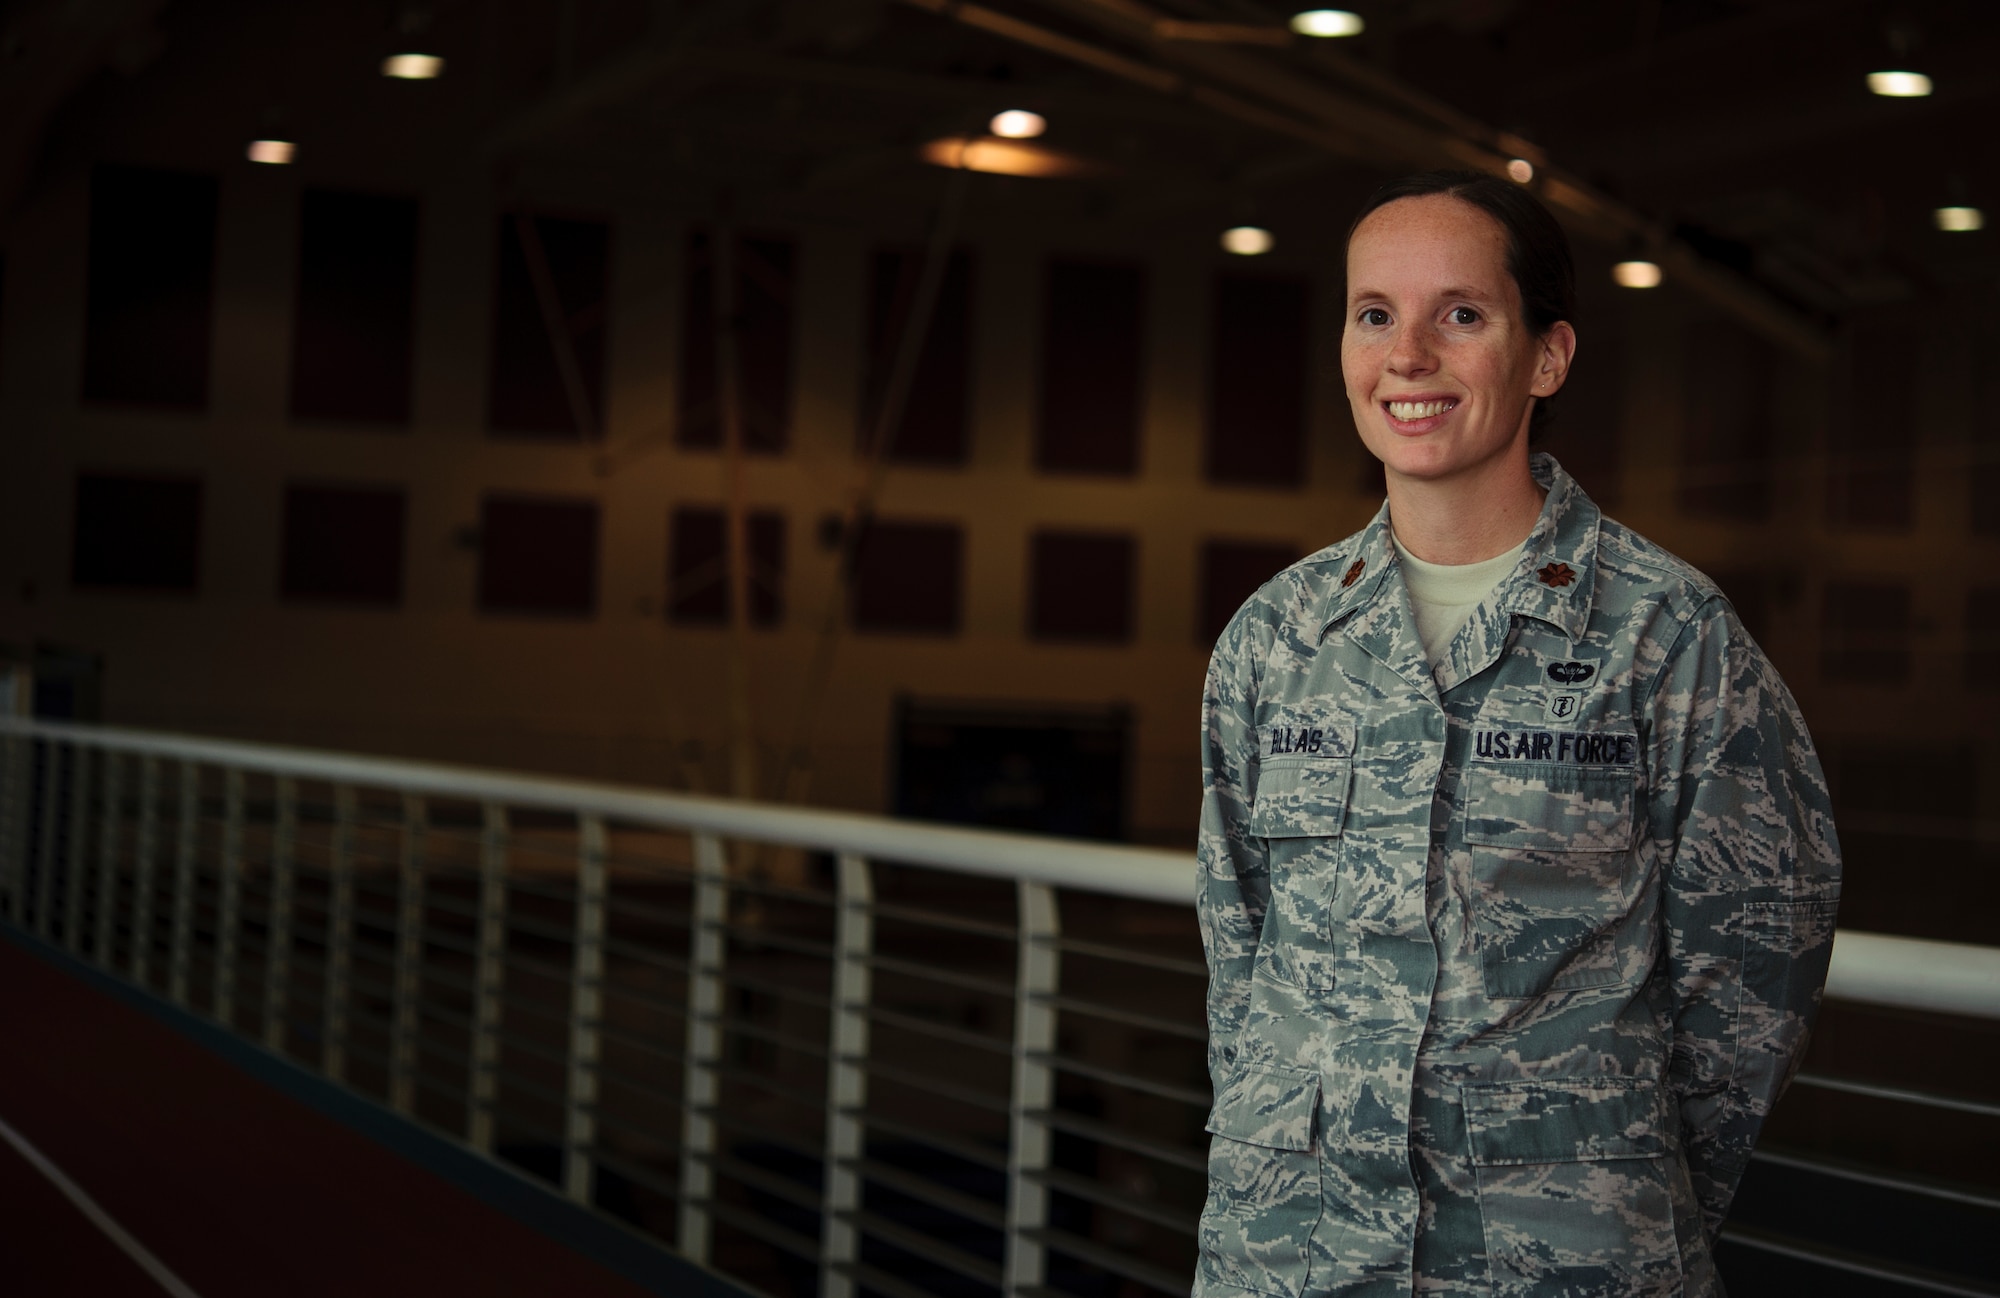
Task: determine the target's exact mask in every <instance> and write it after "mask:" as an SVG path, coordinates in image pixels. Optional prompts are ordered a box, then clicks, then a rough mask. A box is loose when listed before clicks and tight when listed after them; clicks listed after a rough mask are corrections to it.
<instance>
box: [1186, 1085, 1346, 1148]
mask: <svg viewBox="0 0 2000 1298" xmlns="http://www.w3.org/2000/svg"><path fill="white" fill-rule="evenodd" d="M1319 1088H1320V1082H1319V1073H1318V1072H1317V1071H1316V1070H1314V1071H1308V1070H1306V1069H1302V1068H1274V1067H1269V1066H1260V1065H1255V1064H1252V1065H1247V1066H1245V1067H1242V1068H1239V1069H1237V1070H1236V1072H1235V1074H1234V1075H1233V1076H1231V1077H1230V1079H1229V1081H1228V1082H1226V1083H1224V1085H1223V1088H1222V1093H1221V1094H1220V1095H1217V1096H1216V1097H1215V1107H1214V1108H1213V1109H1211V1110H1209V1115H1208V1131H1209V1134H1211V1135H1216V1136H1227V1137H1228V1138H1229V1139H1231V1140H1240V1141H1242V1142H1243V1143H1244V1144H1246V1145H1262V1146H1263V1147H1264V1148H1266V1149H1286V1150H1292V1151H1294V1152H1297V1153H1306V1152H1309V1151H1311V1150H1312V1148H1313V1127H1314V1123H1315V1122H1316V1120H1317V1119H1318V1116H1319Z"/></svg>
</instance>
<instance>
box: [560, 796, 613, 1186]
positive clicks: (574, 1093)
mask: <svg viewBox="0 0 2000 1298" xmlns="http://www.w3.org/2000/svg"><path fill="white" fill-rule="evenodd" d="M578 830H579V831H580V832H579V835H578V837H579V839H580V842H579V843H578V848H579V853H578V859H577V863H576V866H577V868H576V945H575V963H574V966H573V970H572V972H571V974H570V1001H569V1085H568V1087H567V1088H566V1091H567V1095H568V1103H567V1104H565V1105H564V1115H563V1192H564V1193H566V1194H567V1195H569V1197H570V1198H572V1199H574V1200H576V1201H577V1202H578V1203H584V1204H587V1203H589V1202H590V1191H591V1184H592V1181H593V1180H594V1179H595V1178H594V1177H593V1176H592V1169H593V1168H594V1167H595V1166H596V1163H595V1157H594V1151H593V1149H592V1146H593V1145H594V1144H595V1143H596V1141H597V1060H598V1053H599V1050H600V1049H601V1047H602V1041H601V1039H600V1034H599V1032H598V1027H599V1023H600V1020H601V1018H602V1015H603V1010H604V900H605V891H606V888H607V886H608V884H607V881H606V878H605V854H606V852H607V850H608V846H609V845H608V844H607V842H606V836H605V831H604V818H603V817H602V816H585V817H583V818H582V823H581V824H580V825H579V826H578Z"/></svg>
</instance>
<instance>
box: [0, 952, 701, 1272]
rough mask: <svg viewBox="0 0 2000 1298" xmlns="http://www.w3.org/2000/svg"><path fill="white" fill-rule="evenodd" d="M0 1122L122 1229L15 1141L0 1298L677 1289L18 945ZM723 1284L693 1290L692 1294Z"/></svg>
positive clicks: (5, 1193)
mask: <svg viewBox="0 0 2000 1298" xmlns="http://www.w3.org/2000/svg"><path fill="white" fill-rule="evenodd" d="M0 1123H4V1124H5V1125H6V1127H7V1128H11V1130H12V1132H13V1133H18V1137H19V1138H20V1139H23V1140H25V1142H26V1143H27V1144H28V1145H29V1146H31V1147H32V1148H33V1149H35V1150H38V1151H39V1152H40V1154H41V1155H42V1156H43V1157H44V1158H46V1160H47V1161H48V1162H49V1163H51V1164H53V1165H54V1167H55V1168H56V1169H59V1171H60V1173H61V1174H63V1175H65V1176H66V1177H67V1178H68V1179H69V1180H70V1181H71V1182H72V1183H73V1184H74V1186H75V1187H76V1189H78V1190H80V1191H81V1193H82V1194H83V1195H85V1196H87V1197H88V1198H89V1199H90V1200H93V1201H95V1203H96V1205H97V1206H98V1207H99V1208H100V1209H101V1210H102V1215H103V1217H105V1218H108V1219H109V1221H110V1222H111V1223H115V1225H109V1226H108V1229H107V1228H106V1226H103V1225H100V1224H96V1223H93V1221H92V1219H91V1218H90V1217H88V1216H86V1214H85V1211H84V1210H83V1209H81V1208H79V1207H78V1206H77V1205H76V1204H75V1203H73V1202H72V1201H71V1199H70V1198H68V1197H66V1196H65V1195H64V1194H63V1192H62V1191H61V1190H59V1189H58V1188H57V1186H56V1184H54V1183H53V1182H52V1181H51V1179H50V1178H49V1176H47V1175H45V1174H44V1173H43V1172H42V1171H39V1170H37V1168H36V1167H35V1166H34V1164H33V1163H32V1162H30V1161H29V1158H28V1157H27V1156H25V1155H24V1154H23V1152H22V1151H21V1149H19V1148H18V1147H17V1145H16V1143H15V1142H14V1141H11V1140H9V1139H7V1135H8V1133H7V1132H4V1131H0V1293H4V1294H6V1295H8V1296H9V1298H70V1296H72V1295H73V1296H74V1298H126V1296H127V1295H130V1298H162V1295H174V1296H176V1298H187V1295H189V1294H190V1293H191V1294H192V1295H195V1296H196V1298H274V1296H275V1298H317V1296H319V1295H326V1296H327V1298H334V1296H335V1295H338V1296H339V1298H355V1296H357V1295H358V1296H361V1298H404V1296H405V1295H407V1296H409V1298H418V1296H419V1295H422V1296H423V1298H435V1296H437V1295H453V1296H456V1295H479V1296H480V1298H486V1296H488V1295H491V1296H494V1298H500V1296H502V1295H522V1298H527V1296H529V1295H533V1296H535V1298H544V1296H546V1295H562V1296H563V1298H640V1296H641V1295H644V1294H646V1293H649V1292H662V1291H664V1290H662V1289H660V1288H659V1287H657V1286H652V1285H649V1286H645V1287H642V1286H641V1285H639V1284H637V1283H634V1282H633V1281H631V1280H628V1279H626V1278H624V1277H622V1276H620V1275H619V1274H616V1273H614V1272H613V1271H612V1270H610V1269H608V1268H607V1267H605V1266H603V1265H600V1264H599V1263H597V1262H595V1261H592V1260H591V1259H589V1258H587V1257H585V1256H584V1255H583V1254H581V1253H579V1252H576V1251H573V1250H572V1249H570V1248H569V1247H567V1246H565V1245H564V1244H562V1243H558V1242H557V1241H556V1240H555V1239H553V1238H551V1237H550V1236H548V1235H545V1234H543V1233H541V1232H540V1231H538V1230H536V1229H534V1228H533V1227H531V1226H528V1225H525V1224H523V1223H522V1222H521V1221H519V1220H517V1219H516V1218H515V1217H514V1216H512V1215H510V1214H508V1213H505V1212H502V1211H500V1210H499V1209H497V1208H495V1207H492V1206H489V1204H488V1203H486V1202H484V1201H482V1200H481V1199H480V1198H476V1197H474V1196H473V1195H472V1194H469V1193H467V1192H465V1191H464V1190H462V1189H460V1188H459V1187H458V1186H455V1185H453V1184H452V1183H451V1182H449V1181H447V1180H446V1179H445V1178H444V1177H442V1176H440V1175H438V1174H436V1173H435V1172H432V1171H430V1170H427V1169H426V1168H424V1167H422V1166H420V1165H419V1164H417V1163H415V1162H412V1161H411V1160H410V1159H407V1158H405V1157H403V1156H402V1155H400V1154H398V1153H396V1152H394V1151H392V1150H391V1149H389V1148H387V1147H386V1146H384V1145H382V1144H378V1143H377V1142H376V1141H374V1140H372V1139H370V1138H369V1137H368V1136H365V1135H362V1134H360V1133H359V1132H357V1131H356V1130H354V1129H353V1128H351V1127H349V1126H347V1125H345V1124H343V1123H342V1122H338V1121H336V1120H334V1119H333V1118H331V1117H328V1116H326V1115H325V1114H324V1113H321V1112H320V1111H318V1110H317V1109H315V1108H312V1107H309V1106H308V1105H307V1104H305V1103H303V1102H301V1101H300V1100H298V1099H294V1098H293V1097H291V1096H290V1095H287V1094H284V1093H283V1092H281V1091H279V1090H278V1089H276V1088H274V1087H272V1086H269V1085H266V1084H265V1083H264V1082H261V1081H259V1080H257V1079H256V1078H254V1077H252V1076H251V1075H250V1074H249V1073H247V1072H245V1071H244V1070H243V1069H241V1068H239V1067H237V1066H236V1065H235V1064H233V1063H231V1062H228V1061H227V1060H225V1059H223V1058H222V1057H220V1056H219V1055H217V1054H215V1053H212V1052H211V1051H209V1050H208V1049H207V1048H205V1047H204V1046H202V1045H200V1044H198V1043H197V1042H196V1041H194V1040H192V1039H191V1038H190V1037H189V1036H187V1035H184V1034H183V1033H182V1032H180V1031H178V1030H176V1029H175V1028H173V1027H170V1026H168V1025H167V1024H166V1023H164V1022H161V1021H160V1020H158V1019H156V1018H154V1017H153V1016H152V1015H150V1014H148V1013H145V1012H143V1011H141V1010H139V1009H138V1008H135V1007H134V1006H133V1005H130V1004H128V1003H126V1001H125V1000H124V999H122V998H120V997H117V996H114V995H112V994H110V993H109V992H107V991H105V990H101V989H99V988H98V987H96V986H93V985H91V984H90V983H88V982H86V981H85V980H84V979H83V978H81V977H78V976H75V975H72V974H70V973H67V972H64V971H63V970H62V969H60V968H58V967H57V966H56V965H55V964H54V963H52V962H50V961H48V960H46V959H44V958H42V957H41V956H39V955H36V954H33V953H31V952H30V951H29V950H27V949H25V948H24V946H23V945H21V944H19V943H17V942H16V941H14V940H9V939H8V938H7V937H5V936H0ZM119 1228H122V1230H123V1231H124V1232H125V1233H126V1234H127V1235H128V1236H129V1237H130V1238H131V1240H133V1241H136V1244H137V1245H138V1247H137V1249H136V1250H134V1251H135V1252H137V1253H138V1254H139V1255H140V1256H144V1255H145V1254H146V1253H148V1252H150V1253H151V1254H152V1255H153V1256H154V1257H156V1258H157V1259H158V1262H159V1263H160V1264H162V1266H163V1267H164V1270H165V1272H166V1273H167V1274H163V1275H157V1276H156V1275H154V1274H150V1273H149V1272H148V1271H146V1270H145V1269H142V1266H141V1264H140V1263H139V1262H137V1261H134V1260H133V1257H132V1256H130V1255H128V1252H127V1250H125V1249H122V1248H121V1247H120V1246H119V1245H118V1244H117V1243H116V1242H114V1239H113V1234H114V1233H115V1232H116V1231H117V1230H118V1229H119ZM176 1277H177V1278H178V1280H179V1281H180V1282H182V1284H184V1286H185V1288H176V1287H175V1286H174V1283H173V1280H174V1278H176ZM707 1278H708V1277H703V1279H707ZM675 1287H676V1288H679V1286H675ZM709 1287H710V1286H709V1285H708V1284H704V1283H702V1282H701V1281H699V1280H697V1281H696V1282H695V1283H694V1284H693V1285H691V1286H688V1289H689V1291H693V1290H701V1289H708V1288H709Z"/></svg>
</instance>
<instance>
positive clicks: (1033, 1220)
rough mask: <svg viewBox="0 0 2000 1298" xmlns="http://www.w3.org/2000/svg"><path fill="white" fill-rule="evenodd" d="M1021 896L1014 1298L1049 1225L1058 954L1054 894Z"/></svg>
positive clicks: (1033, 1282)
mask: <svg viewBox="0 0 2000 1298" xmlns="http://www.w3.org/2000/svg"><path fill="white" fill-rule="evenodd" d="M1016 887H1017V889H1018V891H1019V895H1020V913H1021V918H1020V939H1019V940H1020V964H1019V973H1018V976H1017V978H1016V980H1015V991H1014V1084H1013V1088H1012V1091H1011V1101H1010V1106H1009V1110H1010V1111H1009V1115H1008V1118H1009V1121H1008V1127H1009V1132H1008V1137H1009V1138H1008V1141H1007V1254H1006V1260H1005V1273H1004V1277H1003V1281H1002V1285H1001V1293H1002V1294H1003V1295H1005V1298H1017V1296H1018V1295H1022V1294H1026V1293H1028V1292H1029V1291H1031V1290H1034V1289H1038V1288H1040V1287H1041V1284H1042V1278H1043V1272H1044V1270H1045V1269H1046V1265H1047V1259H1046V1256H1045V1254H1044V1251H1043V1248H1042V1243H1041V1232H1042V1230H1043V1229H1044V1228H1045V1227H1046V1226H1047V1225H1048V1216H1049V1195H1048V1188H1047V1186H1046V1185H1045V1184H1044V1183H1043V1181H1042V1180H1041V1179H1040V1176H1039V1174H1040V1173H1041V1172H1044V1171H1046V1170H1047V1168H1048V1165H1049V1128H1048V1123H1047V1122H1046V1121H1045V1120H1044V1119H1043V1117H1042V1116H1041V1115H1042V1114H1043V1113H1044V1112H1045V1111H1047V1109H1048V1108H1049V1106H1050V1105H1051V1103H1052V1102H1053V1101H1054V1098H1055V1075H1054V1070H1053V1069H1052V1068H1050V1067H1049V1065H1048V1062H1047V1057H1048V1055H1049V1053H1050V1052H1051V1051H1053V1050H1054V1049H1055V1044H1056V1010H1055V1006H1054V1005H1053V1004H1051V1003H1050V998H1051V997H1053V996H1054V995H1055V994H1056V988H1057V981H1058V978H1059V976H1060V969H1061V960H1062V953H1061V952H1060V951H1058V950H1057V949H1056V945H1055V940H1056V938H1057V936H1058V935H1059V933H1060V931H1061V930H1060V921H1059V918H1058V915H1057V911H1056V893H1055V889H1054V888H1051V887H1050V886H1049V885H1047V884H1045V883H1030V882H1028V881H1027V880H1025V879H1023V880H1021V881H1020V883H1019V884H1017V885H1016Z"/></svg>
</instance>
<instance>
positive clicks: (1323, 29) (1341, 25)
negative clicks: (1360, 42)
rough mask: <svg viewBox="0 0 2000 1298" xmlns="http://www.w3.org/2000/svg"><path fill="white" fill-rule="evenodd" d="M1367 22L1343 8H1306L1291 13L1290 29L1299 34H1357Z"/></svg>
mask: <svg viewBox="0 0 2000 1298" xmlns="http://www.w3.org/2000/svg"><path fill="white" fill-rule="evenodd" d="M1367 25H1368V24H1366V23H1364V22H1362V21H1361V15H1360V14H1357V13H1350V12H1348V11H1347V10H1345V9H1308V10H1306V11H1305V12H1304V13H1296V14H1293V15H1292V30H1293V31H1295V32H1297V33H1298V34H1299V35H1301V36H1359V35H1360V34H1361V32H1362V30H1363V29H1364V28H1365V27H1367Z"/></svg>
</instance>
